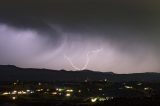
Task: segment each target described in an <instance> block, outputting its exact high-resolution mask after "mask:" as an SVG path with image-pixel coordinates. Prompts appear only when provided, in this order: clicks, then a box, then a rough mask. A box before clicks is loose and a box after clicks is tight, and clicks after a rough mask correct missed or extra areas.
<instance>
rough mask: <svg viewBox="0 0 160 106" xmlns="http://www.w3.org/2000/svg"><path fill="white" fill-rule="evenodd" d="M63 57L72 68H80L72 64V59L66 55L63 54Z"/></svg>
mask: <svg viewBox="0 0 160 106" xmlns="http://www.w3.org/2000/svg"><path fill="white" fill-rule="evenodd" d="M64 58H65V59H66V60H67V61H68V62H69V63H70V65H71V67H72V68H74V69H75V70H81V69H80V68H78V67H76V66H75V65H74V64H73V62H72V60H71V59H70V58H69V57H68V56H66V55H64Z"/></svg>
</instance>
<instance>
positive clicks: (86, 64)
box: [64, 48, 103, 70]
mask: <svg viewBox="0 0 160 106" xmlns="http://www.w3.org/2000/svg"><path fill="white" fill-rule="evenodd" d="M102 50H103V49H102V48H101V49H97V50H92V51H89V52H87V54H86V62H85V64H84V66H83V67H82V68H79V67H77V66H75V65H74V63H73V62H72V60H71V59H70V58H69V57H68V56H66V55H64V58H65V59H66V60H67V61H68V62H69V64H70V65H71V67H72V68H74V69H75V70H85V69H87V67H88V65H89V62H90V56H91V55H93V54H98V53H99V52H101V51H102Z"/></svg>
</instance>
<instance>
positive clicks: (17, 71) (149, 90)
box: [0, 65, 160, 106]
mask: <svg viewBox="0 0 160 106" xmlns="http://www.w3.org/2000/svg"><path fill="white" fill-rule="evenodd" d="M0 71H1V72H2V74H1V75H0V85H1V86H0V101H1V102H0V105H2V106H45V105H47V106H55V105H56V106H64V105H70V106H75V105H76V106H99V105H100V106H106V105H107V106H128V105H130V106H137V105H139V106H141V105H146V106H158V105H159V104H160V74H159V73H136V74H115V73H112V72H96V71H90V70H82V71H65V70H48V69H33V68H32V69H30V68H19V67H16V66H13V65H1V66H0ZM37 76H41V77H37ZM79 76H80V77H79Z"/></svg>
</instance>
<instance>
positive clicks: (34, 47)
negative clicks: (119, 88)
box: [0, 0, 160, 73]
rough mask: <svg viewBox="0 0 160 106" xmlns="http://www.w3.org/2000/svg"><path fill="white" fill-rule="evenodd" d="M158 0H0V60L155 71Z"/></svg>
mask: <svg viewBox="0 0 160 106" xmlns="http://www.w3.org/2000/svg"><path fill="white" fill-rule="evenodd" d="M159 63H160V2H159V1H158V0H150V1H146V0H1V1H0V64H12V65H16V66H19V67H30V68H49V69H58V70H59V69H66V70H76V69H85V68H86V69H90V70H95V71H104V72H108V71H113V72H115V73H137V72H160V65H159Z"/></svg>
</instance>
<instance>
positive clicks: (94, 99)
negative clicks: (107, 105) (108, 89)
mask: <svg viewBox="0 0 160 106" xmlns="http://www.w3.org/2000/svg"><path fill="white" fill-rule="evenodd" d="M111 99H113V97H91V102H92V103H95V102H97V101H99V102H103V101H106V100H111Z"/></svg>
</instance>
